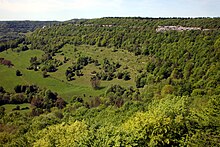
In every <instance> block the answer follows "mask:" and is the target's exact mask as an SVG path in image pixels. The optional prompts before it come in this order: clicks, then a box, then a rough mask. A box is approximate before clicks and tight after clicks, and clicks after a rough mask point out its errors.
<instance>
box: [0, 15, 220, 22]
mask: <svg viewBox="0 0 220 147" xmlns="http://www.w3.org/2000/svg"><path fill="white" fill-rule="evenodd" d="M101 18H142V19H206V18H212V19H216V18H220V16H216V17H215V16H214V17H206V16H199V17H141V16H124V17H123V16H119V17H118V16H106V17H105V16H104V17H99V18H72V19H68V20H25V19H23V20H22V19H18V20H13V19H12V20H1V19H0V21H51V22H52V21H57V22H65V21H71V20H74V19H79V20H80V19H81V20H82V19H87V20H89V19H101Z"/></svg>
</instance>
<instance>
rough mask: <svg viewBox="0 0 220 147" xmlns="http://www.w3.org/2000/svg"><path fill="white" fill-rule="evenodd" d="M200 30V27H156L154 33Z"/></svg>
mask: <svg viewBox="0 0 220 147" xmlns="http://www.w3.org/2000/svg"><path fill="white" fill-rule="evenodd" d="M188 30H202V29H201V28H200V27H183V26H158V27H157V29H156V32H165V31H188Z"/></svg>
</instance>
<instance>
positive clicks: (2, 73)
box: [0, 45, 146, 101]
mask: <svg viewBox="0 0 220 147" xmlns="http://www.w3.org/2000/svg"><path fill="white" fill-rule="evenodd" d="M74 48H77V51H76V52H74ZM61 51H62V53H64V55H61V53H57V55H56V56H55V58H57V59H59V60H61V61H63V58H64V56H66V57H68V58H69V61H68V62H67V63H65V64H63V65H62V66H60V67H59V68H58V70H57V71H56V72H54V73H49V74H50V77H48V78H43V77H42V73H41V71H37V72H35V71H30V70H27V69H26V68H27V67H28V66H29V64H30V63H29V60H30V58H31V57H34V56H37V57H41V55H42V54H43V52H42V51H39V50H28V51H25V52H20V53H16V52H12V51H10V50H8V51H7V52H6V51H4V52H1V53H0V57H4V58H5V59H8V60H11V61H12V63H13V64H14V65H15V66H14V67H13V68H8V67H6V66H3V65H0V77H1V80H0V85H2V86H3V87H4V88H5V89H6V91H10V92H13V91H14V90H13V89H14V87H15V86H16V85H17V84H36V85H38V86H40V87H41V88H44V87H45V88H47V89H51V90H52V91H56V92H57V93H58V94H59V95H60V96H61V97H63V98H65V99H66V100H67V101H69V100H70V98H71V97H72V96H74V95H78V96H82V95H83V94H86V96H87V97H88V96H96V95H100V94H103V93H104V91H105V90H106V88H107V87H108V86H109V85H111V84H120V85H122V86H135V82H134V79H135V74H136V70H137V68H141V67H142V68H143V63H142V62H143V61H144V60H146V59H143V58H142V59H141V58H140V59H138V58H137V57H136V56H134V55H133V54H132V53H129V52H127V51H123V50H119V51H117V52H112V49H108V48H98V47H93V46H78V47H74V46H72V45H65V46H64V47H63V49H62V50H61ZM79 55H87V56H91V57H92V58H93V59H98V60H99V62H100V63H102V62H103V59H104V58H107V59H109V60H110V61H112V62H113V61H114V62H119V63H120V64H122V66H121V67H120V69H119V70H120V71H124V69H123V68H124V67H125V66H128V69H126V70H127V71H129V72H130V73H131V78H132V79H131V80H129V81H124V80H118V79H114V80H112V81H102V82H101V87H102V89H101V90H93V89H92V87H91V85H90V76H91V75H90V73H91V72H92V71H94V70H95V71H100V69H99V67H96V66H94V65H93V64H90V65H88V66H86V67H85V68H84V69H83V70H82V71H83V74H84V76H83V77H75V78H76V79H75V80H73V81H71V82H68V81H67V80H66V77H65V74H64V73H65V71H66V69H67V68H68V67H69V66H71V65H72V62H75V61H76V59H77V57H78V56H79ZM17 69H18V70H20V71H21V72H22V74H23V75H22V76H21V77H17V76H16V75H15V71H16V70H17Z"/></svg>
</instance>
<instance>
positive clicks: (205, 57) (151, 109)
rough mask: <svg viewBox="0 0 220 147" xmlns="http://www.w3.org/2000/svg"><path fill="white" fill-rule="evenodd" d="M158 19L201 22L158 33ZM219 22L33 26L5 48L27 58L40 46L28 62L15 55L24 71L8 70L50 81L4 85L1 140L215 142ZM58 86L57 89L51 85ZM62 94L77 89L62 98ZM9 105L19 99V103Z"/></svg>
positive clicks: (218, 139) (219, 140)
mask: <svg viewBox="0 0 220 147" xmlns="http://www.w3.org/2000/svg"><path fill="white" fill-rule="evenodd" d="M158 26H183V27H188V28H190V27H196V28H201V29H197V30H193V29H192V30H190V29H189V30H187V29H186V30H182V31H178V30H167V31H161V32H158V31H157V30H156V29H157V28H158ZM177 28H178V27H177ZM219 28H220V19H219V18H195V19H191V18H139V17H138V18H101V19H88V20H76V21H67V22H63V23H59V24H57V25H53V26H51V27H45V28H38V29H36V30H35V31H34V32H33V33H30V34H27V35H26V37H25V38H24V40H23V41H21V42H20V43H19V47H17V48H14V49H13V50H12V51H11V52H7V53H6V51H4V52H3V53H2V54H0V57H1V56H3V55H4V56H6V57H5V58H6V59H10V57H11V56H10V55H8V54H12V55H13V57H16V58H19V57H23V58H24V55H23V54H25V53H26V54H27V53H28V54H27V55H30V54H31V52H32V51H33V52H36V49H37V50H41V51H40V53H42V54H40V53H39V55H38V56H33V57H31V58H30V60H29V61H28V62H27V61H26V60H27V59H25V62H24V64H25V65H20V64H21V63H16V60H14V59H12V62H13V64H15V65H14V67H13V68H15V69H17V68H18V67H19V70H21V71H22V74H23V73H24V75H21V76H15V73H13V74H14V76H11V77H10V78H14V77H16V78H23V80H30V79H31V78H28V76H27V75H28V74H30V75H35V76H36V77H38V78H39V80H38V81H36V80H30V81H29V83H32V82H36V83H37V82H39V84H41V85H43V84H45V85H44V87H45V88H43V87H41V88H39V87H37V86H34V87H35V89H33V88H32V90H30V87H31V86H32V87H33V85H29V86H28V85H22V84H18V85H17V86H16V87H13V88H14V92H13V90H12V91H10V92H8V91H7V90H5V89H4V87H0V98H1V99H0V100H1V105H2V106H1V109H0V117H1V120H0V127H1V129H0V144H2V145H5V146H219V145H220V136H219V133H220V121H219V120H220V116H219V110H220V62H219V61H220V60H219V59H220V30H219ZM24 46H27V47H28V48H27V50H28V51H22V50H21V49H20V48H21V47H24ZM18 50H19V52H21V53H19V52H18ZM42 51H43V52H42ZM14 52H15V53H14ZM16 54H18V55H16ZM19 55H22V56H19ZM28 57H29V56H28ZM21 61H23V60H21ZM0 67H1V68H2V69H4V71H8V72H9V73H10V72H11V71H12V70H15V69H11V68H7V67H5V66H3V65H0ZM1 73H3V72H1ZM39 74H42V75H43V76H39ZM9 76H10V74H9ZM19 80H20V79H19ZM41 81H46V82H45V83H44V82H41ZM47 81H48V82H51V83H47ZM42 83H43V84H42ZM58 83H59V84H60V85H61V86H60V85H56V84H58ZM3 84H4V85H5V83H3ZM32 84H33V83H32ZM34 84H35V83H34ZM54 84H55V86H54V87H57V88H54V90H53V92H52V91H51V90H47V89H49V87H50V88H53V86H51V85H54ZM77 85H83V86H86V85H87V86H89V87H90V89H89V88H87V89H83V90H82V89H81V87H77ZM132 85H133V86H132ZM66 87H68V88H66ZM7 88H8V87H7ZM70 89H71V90H72V89H74V92H73V93H72V92H70V91H68V90H70ZM77 91H78V92H79V91H80V92H79V93H78V92H77ZM82 91H83V93H81V92H82ZM55 92H58V94H56V93H55ZM62 92H66V93H68V94H71V96H70V97H69V96H68V97H65V96H66V95H63V96H62V98H60V97H59V96H58V95H60V94H62ZM91 93H96V94H95V95H92V94H91ZM23 102H24V103H30V104H31V106H30V107H29V109H30V110H29V111H28V112H26V111H23V110H19V109H20V107H19V106H20V105H19V104H20V103H23ZM3 104H5V105H3ZM9 104H11V105H12V104H15V105H14V106H16V107H15V108H14V109H13V111H8V108H7V106H8V105H9ZM18 108H19V109H18Z"/></svg>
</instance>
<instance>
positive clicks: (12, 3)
mask: <svg viewBox="0 0 220 147" xmlns="http://www.w3.org/2000/svg"><path fill="white" fill-rule="evenodd" d="M133 16H135V17H219V16H220V0H0V20H58V21H65V20H70V19H74V18H101V17H133Z"/></svg>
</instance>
